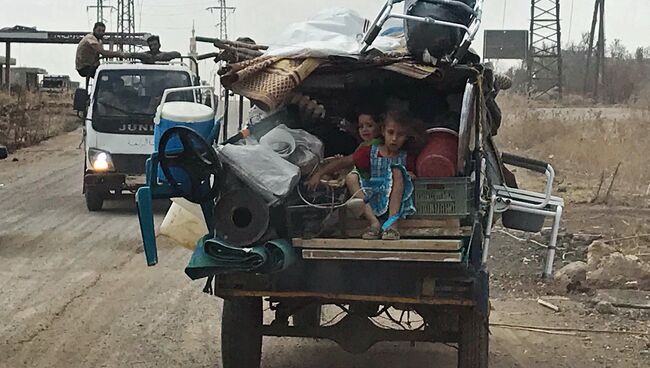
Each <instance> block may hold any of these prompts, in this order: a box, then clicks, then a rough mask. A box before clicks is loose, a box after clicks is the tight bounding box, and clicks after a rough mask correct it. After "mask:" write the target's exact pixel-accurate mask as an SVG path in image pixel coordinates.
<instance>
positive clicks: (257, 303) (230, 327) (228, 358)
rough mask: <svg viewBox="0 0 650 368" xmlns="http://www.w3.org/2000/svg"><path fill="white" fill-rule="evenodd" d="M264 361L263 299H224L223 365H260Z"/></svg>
mask: <svg viewBox="0 0 650 368" xmlns="http://www.w3.org/2000/svg"><path fill="white" fill-rule="evenodd" d="M261 360H262V299H261V298H255V297H236V298H231V299H226V300H224V301H223V314H222V316H221V363H222V367H223V368H259V367H260V362H261Z"/></svg>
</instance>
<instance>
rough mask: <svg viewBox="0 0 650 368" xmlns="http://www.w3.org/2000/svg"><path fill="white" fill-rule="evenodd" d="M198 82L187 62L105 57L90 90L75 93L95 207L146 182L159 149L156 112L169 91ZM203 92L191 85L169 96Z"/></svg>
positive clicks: (187, 97) (191, 97)
mask: <svg viewBox="0 0 650 368" xmlns="http://www.w3.org/2000/svg"><path fill="white" fill-rule="evenodd" d="M194 70H196V69H194ZM198 84H199V79H198V76H197V75H196V74H195V73H194V72H193V71H192V68H190V66H189V65H187V64H185V63H183V62H169V63H156V64H141V63H127V62H120V63H105V64H102V65H100V67H99V68H98V69H97V72H96V74H95V77H94V79H93V80H92V83H91V84H90V85H89V87H88V90H87V91H86V90H81V91H79V90H78V91H77V92H76V93H75V104H74V105H75V106H74V108H75V110H77V111H82V113H83V114H84V119H85V120H84V142H83V144H84V150H85V162H84V177H83V193H84V194H85V197H86V206H87V207H88V210H89V211H99V210H101V209H102V206H103V203H104V200H106V199H109V198H111V197H114V196H119V195H122V194H123V193H124V192H131V193H134V192H135V191H136V190H137V189H138V188H139V187H140V186H142V185H143V184H144V183H145V178H144V174H145V162H146V160H147V158H149V156H150V155H151V153H152V152H153V151H154V138H153V132H154V122H153V118H154V115H155V113H156V108H157V107H158V104H159V103H160V99H161V97H162V95H163V91H164V90H165V89H168V88H173V87H188V86H194V85H198ZM197 98H198V96H197V94H196V93H194V92H192V91H188V92H183V93H177V94H174V95H172V96H170V97H169V100H172V101H173V100H177V101H196V99H197Z"/></svg>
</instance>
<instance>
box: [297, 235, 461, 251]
mask: <svg viewBox="0 0 650 368" xmlns="http://www.w3.org/2000/svg"><path fill="white" fill-rule="evenodd" d="M292 242H293V246H294V247H296V248H309V249H365V250H368V249H373V250H374V249H381V250H400V251H403V250H429V251H458V250H459V249H460V248H461V245H462V241H461V240H457V239H402V240H363V239H324V238H316V239H299V238H295V239H293V240H292Z"/></svg>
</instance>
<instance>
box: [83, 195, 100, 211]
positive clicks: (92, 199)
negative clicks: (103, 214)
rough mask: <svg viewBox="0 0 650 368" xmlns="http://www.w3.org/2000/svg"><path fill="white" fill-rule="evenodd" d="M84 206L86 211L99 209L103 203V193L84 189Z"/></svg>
mask: <svg viewBox="0 0 650 368" xmlns="http://www.w3.org/2000/svg"><path fill="white" fill-rule="evenodd" d="M85 196H86V207H88V211H91V212H94V211H100V210H101V209H102V206H103V205H104V195H103V194H102V193H100V192H96V191H92V190H86V194H85Z"/></svg>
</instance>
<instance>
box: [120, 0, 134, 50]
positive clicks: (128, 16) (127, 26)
mask: <svg viewBox="0 0 650 368" xmlns="http://www.w3.org/2000/svg"><path fill="white" fill-rule="evenodd" d="M117 33H119V35H120V37H122V38H125V37H127V36H128V35H130V34H132V33H135V1H134V0H117ZM119 49H120V51H125V50H124V44H123V43H122V44H120V45H119ZM126 51H128V52H134V51H135V46H133V45H128V46H127V50H126Z"/></svg>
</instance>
